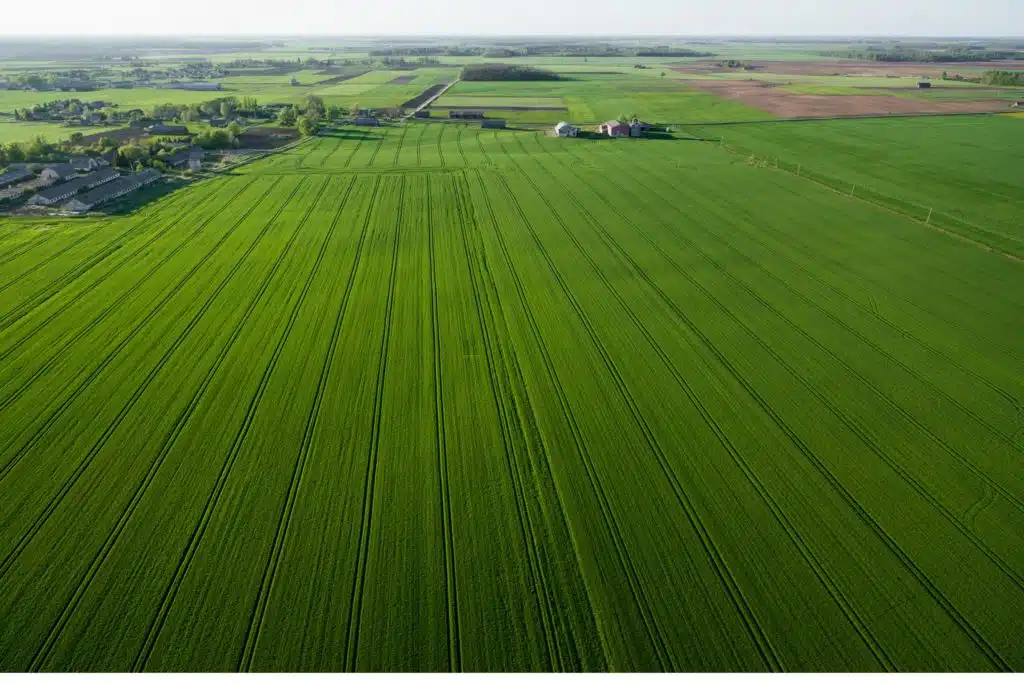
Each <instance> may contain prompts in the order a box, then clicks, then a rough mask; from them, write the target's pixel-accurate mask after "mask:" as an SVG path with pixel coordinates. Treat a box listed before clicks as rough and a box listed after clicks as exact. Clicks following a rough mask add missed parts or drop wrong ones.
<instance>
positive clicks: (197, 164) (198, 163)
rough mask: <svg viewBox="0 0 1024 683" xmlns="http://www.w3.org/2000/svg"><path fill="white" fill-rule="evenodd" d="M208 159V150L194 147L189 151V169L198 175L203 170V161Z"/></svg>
mask: <svg viewBox="0 0 1024 683" xmlns="http://www.w3.org/2000/svg"><path fill="white" fill-rule="evenodd" d="M205 158H206V150H205V149H203V148H202V147H193V148H191V149H190V150H189V151H188V168H189V170H190V171H193V172H195V173H198V172H199V171H202V170H203V159H205Z"/></svg>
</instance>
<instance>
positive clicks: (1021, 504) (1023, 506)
mask: <svg viewBox="0 0 1024 683" xmlns="http://www.w3.org/2000/svg"><path fill="white" fill-rule="evenodd" d="M662 180H663V179H662ZM646 189H647V191H648V192H650V193H652V194H655V195H656V196H657V197H658V198H659V199H660V200H661V201H662V202H663V203H665V204H666V205H667V206H670V203H669V202H668V201H667V200H666V199H665V198H664V197H663V196H662V195H660V193H658V192H657V191H656V190H655V189H654V188H653V187H647V188H646ZM626 191H627V192H628V190H626ZM629 194H631V195H632V196H633V197H636V195H635V194H633V193H631V192H630V193H629ZM601 199H602V202H603V203H604V204H605V205H606V206H609V209H611V210H612V211H614V212H615V213H616V214H618V215H619V216H620V217H622V218H623V220H626V221H627V222H629V223H630V224H631V225H634V228H636V226H635V224H633V223H632V221H630V220H629V219H628V217H625V216H623V215H622V212H621V211H618V210H616V209H615V208H614V207H613V206H610V205H609V204H608V202H607V201H605V200H604V199H603V198H601ZM656 220H658V222H660V223H661V224H662V226H663V227H665V228H666V229H667V230H668V231H669V233H670V234H673V235H674V236H675V238H676V239H677V240H679V241H682V242H683V243H684V246H685V248H686V249H687V250H688V251H691V252H692V251H696V252H697V253H699V254H700V255H701V257H702V258H703V259H704V260H705V261H706V262H708V263H709V264H710V265H711V266H712V267H714V268H715V269H716V270H718V271H719V272H720V273H722V274H724V275H725V276H726V277H728V278H729V279H730V280H731V281H732V282H734V283H735V284H736V285H737V286H738V287H740V288H742V289H743V290H744V291H746V292H747V293H748V294H749V295H750V296H752V297H754V298H755V299H756V300H757V301H759V302H760V303H761V304H762V306H764V307H765V308H766V309H767V310H769V311H771V312H772V313H773V314H775V315H776V317H778V318H780V319H781V320H783V321H784V322H786V323H787V325H788V326H790V327H791V328H792V329H793V330H795V331H796V332H797V333H798V334H800V335H801V336H803V337H804V338H805V339H807V340H808V341H809V342H810V343H812V344H813V345H814V346H816V347H817V348H818V349H819V350H821V351H824V352H825V353H826V354H827V355H829V356H830V357H832V358H833V359H834V360H835V361H836V362H837V363H838V364H840V365H841V366H842V367H843V368H845V369H846V370H847V371H848V372H849V373H850V374H851V375H853V376H854V377H856V378H857V379H859V380H860V381H861V383H862V384H863V385H864V386H865V387H866V388H867V389H868V390H869V391H871V392H872V393H874V394H875V395H876V396H877V397H878V398H879V399H880V400H881V401H882V402H884V403H885V404H886V405H887V406H889V407H890V408H891V409H893V410H894V411H896V412H897V413H899V414H900V415H901V416H902V417H903V418H904V419H905V420H907V421H908V422H910V423H911V424H913V425H914V426H915V427H917V428H918V429H919V430H920V431H921V433H922V434H924V435H925V436H927V437H928V438H929V439H931V440H932V441H933V442H934V443H935V444H936V445H938V446H939V447H940V448H941V449H942V450H943V451H945V452H946V453H947V454H948V455H950V456H951V457H952V458H953V459H955V460H956V461H958V462H960V463H961V464H962V465H963V466H964V467H966V468H967V469H968V470H970V471H971V472H972V473H973V474H974V475H975V476H977V477H978V478H979V479H980V480H981V481H982V482H983V483H985V484H986V485H987V486H988V487H991V488H993V489H995V490H996V491H998V492H999V493H1000V494H1001V495H1002V496H1003V497H1004V498H1005V499H1006V500H1007V501H1008V502H1010V503H1012V504H1013V505H1014V506H1015V507H1017V509H1018V510H1019V511H1021V512H1024V501H1021V500H1020V499H1019V498H1018V497H1017V496H1015V495H1014V494H1013V493H1012V492H1010V491H1008V490H1007V489H1006V488H1005V487H1003V486H1002V485H1001V484H999V482H997V481H996V480H994V479H992V478H991V477H990V476H989V475H988V474H986V473H985V472H984V471H983V470H981V469H980V468H979V467H978V466H977V465H975V464H974V463H973V462H971V461H970V460H969V459H968V458H967V457H965V456H964V455H962V454H961V453H959V452H958V451H957V450H956V449H955V448H953V447H952V446H951V445H949V444H948V443H946V441H945V440H944V439H942V437H940V436H939V435H937V434H935V433H934V432H933V431H932V430H931V429H930V428H929V427H928V426H927V425H925V424H924V423H922V422H921V421H920V420H918V419H917V418H916V417H915V416H914V415H913V414H911V413H910V412H909V411H907V410H906V409H904V408H903V407H902V406H900V405H899V404H898V403H896V402H895V401H894V400H893V399H891V398H890V397H889V396H888V395H886V394H885V393H884V392H882V391H881V390H880V389H879V388H878V387H877V386H876V385H875V384H874V383H873V382H871V381H870V380H868V379H867V378H866V377H864V376H863V375H862V374H861V373H860V372H859V371H857V370H856V369H855V368H853V367H852V366H850V365H849V364H848V363H846V361H844V360H843V359H842V358H840V357H839V356H838V355H837V354H836V353H835V352H833V351H832V350H831V349H829V348H828V347H826V346H825V345H824V344H822V343H821V342H819V341H818V340H817V339H815V338H814V337H812V336H811V335H810V334H809V333H808V332H807V331H806V330H804V329H803V328H802V327H801V326H800V325H798V324H797V323H796V322H794V321H793V320H791V319H790V318H788V317H787V316H786V315H785V314H783V313H782V312H781V311H780V310H778V308H777V307H775V306H774V305H772V304H771V303H770V302H768V301H767V300H765V299H764V298H763V297H761V295H760V294H758V293H757V292H756V291H755V290H754V289H752V288H751V287H750V286H749V285H747V284H746V283H744V282H743V281H741V280H739V279H738V278H736V277H735V276H734V275H733V274H732V273H731V272H729V270H728V269H727V268H726V267H725V266H723V265H722V264H721V263H719V262H718V261H716V260H714V259H713V258H711V257H710V256H708V255H707V253H706V252H705V251H704V250H703V249H701V248H700V247H699V246H698V245H697V244H696V243H694V242H692V241H691V240H689V239H687V238H685V237H682V236H681V235H679V234H678V233H677V232H676V231H675V230H674V229H673V227H672V226H671V225H669V224H668V223H666V222H664V221H663V220H662V219H660V218H658V219H656ZM636 229H637V232H638V233H639V232H640V230H639V228H636ZM707 234H708V235H710V236H712V237H713V238H714V239H715V240H716V241H717V242H719V243H720V244H722V245H724V246H725V247H727V248H728V249H730V250H731V251H733V252H734V253H736V254H737V255H738V256H740V257H741V258H743V259H744V260H746V261H747V262H749V263H750V264H751V265H753V266H755V267H756V268H758V269H759V270H760V271H762V272H763V273H765V274H766V275H767V276H768V277H769V278H771V279H772V280H775V281H776V282H778V283H779V284H781V285H782V286H783V287H785V288H786V289H787V290H789V291H790V292H792V293H793V294H794V295H795V296H796V297H798V298H799V299H801V300H802V301H804V302H805V303H807V304H808V305H810V306H811V307H812V308H814V309H816V310H818V311H820V312H821V313H822V314H823V315H825V316H826V317H828V318H829V319H830V320H832V321H833V322H834V323H836V324H837V325H838V326H839V327H841V328H843V329H845V330H846V331H847V332H848V333H850V334H851V335H853V336H855V337H857V338H858V339H860V340H861V341H863V342H864V343H865V344H867V345H869V346H870V347H871V348H873V349H874V350H875V351H876V352H878V353H880V354H881V355H883V356H884V357H886V358H888V359H889V360H890V361H892V362H893V363H896V364H897V365H899V366H900V367H904V366H903V364H902V363H900V362H899V361H898V360H896V359H895V358H893V357H892V356H891V355H890V354H889V353H888V352H887V351H885V350H884V349H883V348H882V347H880V346H878V345H877V344H875V343H874V342H872V341H871V340H869V339H867V338H866V337H864V336H863V335H862V334H861V333H860V332H858V331H857V330H855V329H854V328H853V327H852V326H850V325H849V324H848V323H846V322H844V321H843V320H841V319H840V318H838V317H836V316H835V315H834V314H833V313H831V312H829V311H827V310H825V309H824V308H822V307H821V306H820V305H819V304H816V303H815V302H814V301H812V300H811V299H810V298H808V297H807V296H805V295H804V294H802V293H801V292H799V291H798V290H796V289H795V288H794V287H792V286H791V285H789V284H788V283H787V282H785V281H784V280H782V279H781V278H779V277H777V276H775V275H774V274H772V273H771V272H770V271H768V270H767V269H765V268H764V267H763V266H761V265H760V264H759V263H758V262H757V261H756V260H754V259H752V258H750V257H749V256H747V255H746V254H744V253H743V252H741V251H740V250H738V249H737V248H736V247H734V246H733V245H731V244H729V242H728V241H727V240H724V239H722V238H721V237H719V236H718V235H717V234H715V233H711V232H708V233H707ZM661 253H662V256H663V257H664V258H665V259H666V260H669V261H670V262H672V263H673V264H674V263H675V262H674V261H672V260H671V259H670V258H669V256H668V255H666V254H664V253H663V252H661ZM773 253H777V252H773ZM674 267H675V268H676V269H677V270H678V269H679V268H678V265H677V264H675V265H674ZM816 281H817V280H816ZM864 310H867V309H866V308H865V309H864ZM894 329H897V330H898V328H894ZM904 335H905V336H909V335H908V334H907V333H904ZM911 338H912V339H913V337H911ZM940 358H944V356H940ZM904 369H905V370H906V368H905V367H904ZM962 369H963V370H964V371H965V372H966V373H967V374H969V375H970V376H971V377H974V378H975V379H977V380H978V381H980V382H983V381H984V380H983V378H980V377H977V376H976V375H974V374H973V373H971V372H970V371H969V370H967V369H966V368H962ZM908 374H911V376H915V374H914V373H908ZM915 377H916V376H915ZM916 379H918V381H922V379H921V378H920V377H916ZM926 384H927V383H926ZM928 386H930V387H931V388H932V389H933V390H934V389H936V388H935V387H934V386H933V385H930V384H928ZM1004 398H1007V399H1008V400H1011V401H1013V402H1014V403H1016V401H1015V400H1014V399H1013V398H1012V397H1010V396H1004Z"/></svg>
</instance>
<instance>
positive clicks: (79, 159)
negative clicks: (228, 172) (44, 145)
mask: <svg viewBox="0 0 1024 683" xmlns="http://www.w3.org/2000/svg"><path fill="white" fill-rule="evenodd" d="M109 166H110V162H109V161H107V160H106V159H104V158H102V157H90V156H86V155H84V154H82V155H77V156H73V157H71V160H70V161H69V162H68V163H62V164H49V165H47V166H45V167H44V168H43V169H42V170H41V171H39V176H38V178H39V180H40V181H42V182H43V183H49V184H53V183H60V182H65V181H69V180H74V179H75V178H77V177H78V174H79V173H88V172H89V171H95V170H97V169H102V168H107V167H109ZM35 179H36V172H35V171H33V170H32V168H31V167H30V166H29V165H28V164H11V165H10V166H9V167H8V168H7V170H6V171H5V172H4V173H0V189H3V188H6V187H10V186H12V185H17V184H19V183H24V182H26V181H29V180H35Z"/></svg>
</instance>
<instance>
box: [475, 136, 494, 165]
mask: <svg viewBox="0 0 1024 683" xmlns="http://www.w3.org/2000/svg"><path fill="white" fill-rule="evenodd" d="M482 138H483V136H482V135H481V133H480V131H477V133H476V144H477V146H478V147H479V148H480V154H481V155H483V158H484V163H485V164H486V165H487V166H490V165H491V156H490V155H489V154H488V153H487V150H486V149H485V148H484V141H483V139H482Z"/></svg>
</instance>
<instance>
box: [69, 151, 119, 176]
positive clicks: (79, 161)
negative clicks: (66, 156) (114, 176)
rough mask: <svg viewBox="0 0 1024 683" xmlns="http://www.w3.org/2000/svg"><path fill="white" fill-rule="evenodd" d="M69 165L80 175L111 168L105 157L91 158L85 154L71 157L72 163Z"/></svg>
mask: <svg viewBox="0 0 1024 683" xmlns="http://www.w3.org/2000/svg"><path fill="white" fill-rule="evenodd" d="M69 163H70V164H71V165H72V166H74V167H75V170H76V171H79V172H80V173H86V172H88V171H95V170H96V169H98V168H106V167H107V166H110V162H108V161H107V160H106V159H104V158H103V157H90V156H86V155H84V154H81V155H76V156H73V157H71V161H70V162H69Z"/></svg>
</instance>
